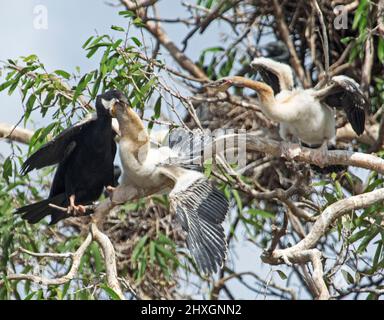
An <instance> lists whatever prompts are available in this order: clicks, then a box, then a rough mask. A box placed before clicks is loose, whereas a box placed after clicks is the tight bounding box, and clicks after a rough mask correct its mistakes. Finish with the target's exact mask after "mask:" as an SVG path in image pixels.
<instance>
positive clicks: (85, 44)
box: [82, 36, 94, 49]
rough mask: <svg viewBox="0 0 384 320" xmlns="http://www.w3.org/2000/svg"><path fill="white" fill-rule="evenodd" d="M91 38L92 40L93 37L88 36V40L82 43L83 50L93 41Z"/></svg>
mask: <svg viewBox="0 0 384 320" xmlns="http://www.w3.org/2000/svg"><path fill="white" fill-rule="evenodd" d="M93 38H94V36H90V37H89V38H88V40H87V41H85V42H84V44H83V47H82V48H83V49H85V48H86V47H87V46H88V45H89V43H90V42H91V41H92V40H93Z"/></svg>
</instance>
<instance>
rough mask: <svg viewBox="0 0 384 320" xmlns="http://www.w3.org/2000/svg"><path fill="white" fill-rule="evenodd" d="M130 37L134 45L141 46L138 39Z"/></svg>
mask: <svg viewBox="0 0 384 320" xmlns="http://www.w3.org/2000/svg"><path fill="white" fill-rule="evenodd" d="M131 39H132V41H133V42H134V43H135V44H136V46H138V47H141V46H142V44H141V42H140V40H139V39H137V38H136V37H132V38H131Z"/></svg>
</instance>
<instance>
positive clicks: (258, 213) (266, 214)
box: [248, 208, 275, 218]
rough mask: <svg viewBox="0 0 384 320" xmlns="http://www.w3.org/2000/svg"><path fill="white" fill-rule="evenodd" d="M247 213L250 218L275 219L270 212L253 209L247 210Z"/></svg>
mask: <svg viewBox="0 0 384 320" xmlns="http://www.w3.org/2000/svg"><path fill="white" fill-rule="evenodd" d="M248 213H249V214H250V215H252V216H261V217H263V218H274V217H275V215H274V214H273V213H271V212H268V211H264V210H260V209H254V208H250V209H248Z"/></svg>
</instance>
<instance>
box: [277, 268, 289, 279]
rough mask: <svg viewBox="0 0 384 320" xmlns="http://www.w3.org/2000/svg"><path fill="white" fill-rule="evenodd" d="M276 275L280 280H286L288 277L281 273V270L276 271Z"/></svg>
mask: <svg viewBox="0 0 384 320" xmlns="http://www.w3.org/2000/svg"><path fill="white" fill-rule="evenodd" d="M276 272H277V274H278V275H279V277H280V278H281V279H282V280H286V279H287V278H288V277H287V275H286V274H285V273H284V272H283V271H281V270H276Z"/></svg>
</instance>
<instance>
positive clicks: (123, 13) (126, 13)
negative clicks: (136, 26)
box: [119, 10, 135, 18]
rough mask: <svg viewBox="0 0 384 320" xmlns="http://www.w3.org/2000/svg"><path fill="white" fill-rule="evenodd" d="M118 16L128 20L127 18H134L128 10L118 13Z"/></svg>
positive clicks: (133, 14) (132, 13)
mask: <svg viewBox="0 0 384 320" xmlns="http://www.w3.org/2000/svg"><path fill="white" fill-rule="evenodd" d="M119 15H120V16H124V17H126V18H129V17H134V16H135V13H134V12H132V11H129V10H124V11H120V12H119Z"/></svg>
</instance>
